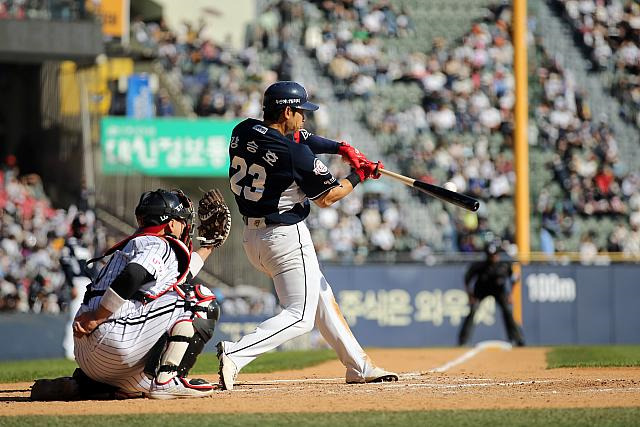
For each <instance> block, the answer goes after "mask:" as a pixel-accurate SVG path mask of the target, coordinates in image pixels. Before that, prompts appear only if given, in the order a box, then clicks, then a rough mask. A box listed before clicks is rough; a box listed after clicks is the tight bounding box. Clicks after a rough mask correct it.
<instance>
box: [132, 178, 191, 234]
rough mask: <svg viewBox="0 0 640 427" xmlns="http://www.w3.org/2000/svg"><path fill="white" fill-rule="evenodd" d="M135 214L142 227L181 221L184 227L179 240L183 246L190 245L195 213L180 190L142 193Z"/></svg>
mask: <svg viewBox="0 0 640 427" xmlns="http://www.w3.org/2000/svg"><path fill="white" fill-rule="evenodd" d="M135 214H136V217H138V218H140V219H141V221H142V226H143V227H148V226H152V225H161V224H167V223H168V222H169V221H170V220H172V219H177V220H180V221H183V222H184V223H185V227H184V231H183V232H182V235H181V236H179V238H180V240H182V242H183V243H184V244H185V245H187V246H189V245H190V243H191V238H192V235H193V232H194V227H193V224H194V222H195V213H194V211H193V203H191V200H190V199H189V197H187V195H186V194H184V192H183V191H182V190H178V189H174V190H171V191H166V190H162V189H157V190H156V191H146V192H144V193H142V195H141V196H140V201H139V202H138V206H136V211H135Z"/></svg>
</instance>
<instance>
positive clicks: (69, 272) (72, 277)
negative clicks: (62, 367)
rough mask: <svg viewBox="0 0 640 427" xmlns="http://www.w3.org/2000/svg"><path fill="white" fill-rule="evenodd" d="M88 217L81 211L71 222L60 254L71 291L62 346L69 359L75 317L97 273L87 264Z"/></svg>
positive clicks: (72, 358)
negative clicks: (69, 233) (86, 236)
mask: <svg viewBox="0 0 640 427" xmlns="http://www.w3.org/2000/svg"><path fill="white" fill-rule="evenodd" d="M86 232H87V217H86V215H85V214H84V213H83V212H79V213H78V214H77V215H76V216H75V218H74V219H73V221H72V222H71V235H70V236H69V237H67V239H66V240H65V242H64V247H63V248H62V254H61V256H60V265H61V267H62V271H63V272H64V276H65V284H66V286H67V288H68V289H69V292H70V301H69V307H68V310H69V321H68V322H67V325H66V326H65V331H64V340H63V341H62V347H63V348H64V354H65V357H66V358H67V359H70V360H74V359H75V357H74V355H73V329H72V326H73V319H74V317H75V315H76V313H77V312H78V309H79V308H80V304H81V303H82V298H83V297H84V291H85V289H86V288H87V285H89V284H90V283H91V279H92V278H93V276H94V275H95V273H96V272H95V268H93V266H91V267H89V266H87V261H89V260H90V259H91V258H92V257H93V253H92V251H91V249H90V248H89V247H88V245H87V242H86V241H85V240H84V239H85V234H86Z"/></svg>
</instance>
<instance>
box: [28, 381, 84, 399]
mask: <svg viewBox="0 0 640 427" xmlns="http://www.w3.org/2000/svg"><path fill="white" fill-rule="evenodd" d="M80 397H81V395H80V384H78V382H77V381H76V380H75V378H72V377H61V378H54V379H43V380H36V381H35V383H33V385H32V386H31V396H30V398H31V400H34V401H52V400H63V401H69V400H79V399H80Z"/></svg>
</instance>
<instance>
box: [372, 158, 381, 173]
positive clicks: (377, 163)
mask: <svg viewBox="0 0 640 427" xmlns="http://www.w3.org/2000/svg"><path fill="white" fill-rule="evenodd" d="M379 169H380V161H377V162H376V168H375V169H374V170H373V174H374V175H378V174H379V173H380V171H379Z"/></svg>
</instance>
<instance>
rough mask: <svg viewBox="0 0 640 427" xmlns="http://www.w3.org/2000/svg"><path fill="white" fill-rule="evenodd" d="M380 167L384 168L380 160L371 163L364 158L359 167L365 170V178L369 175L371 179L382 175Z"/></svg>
mask: <svg viewBox="0 0 640 427" xmlns="http://www.w3.org/2000/svg"><path fill="white" fill-rule="evenodd" d="M382 168H384V165H383V164H382V162H380V161H379V162H377V163H373V162H371V161H369V160H365V161H364V162H362V165H361V166H360V169H362V170H364V171H365V175H366V176H367V178H369V177H370V178H373V179H378V178H380V177H381V176H382V175H381V174H380V169H382Z"/></svg>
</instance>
